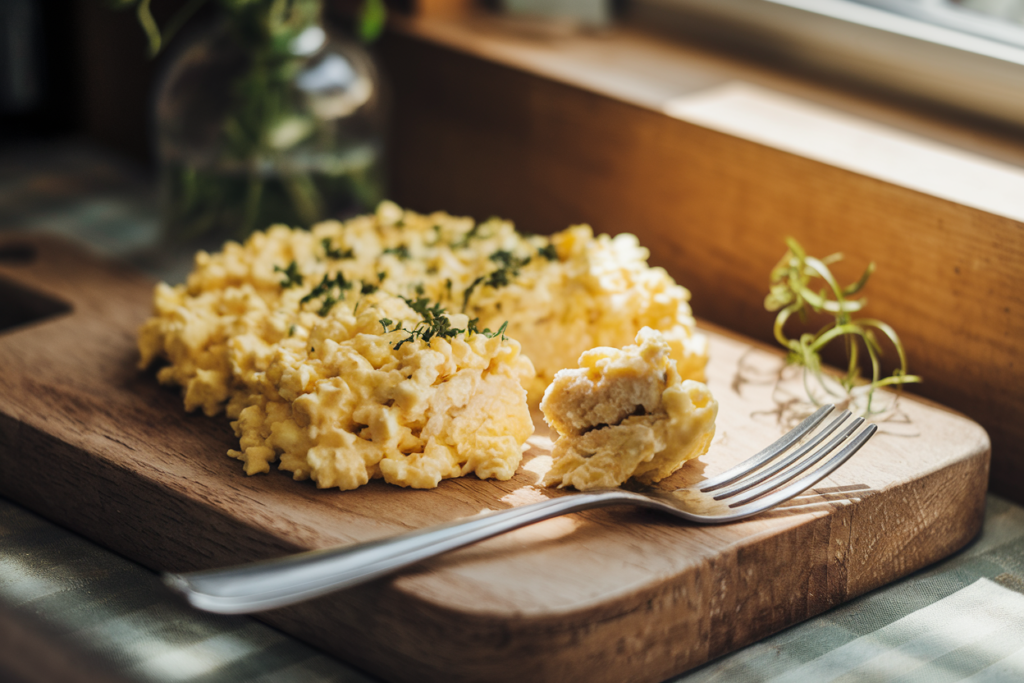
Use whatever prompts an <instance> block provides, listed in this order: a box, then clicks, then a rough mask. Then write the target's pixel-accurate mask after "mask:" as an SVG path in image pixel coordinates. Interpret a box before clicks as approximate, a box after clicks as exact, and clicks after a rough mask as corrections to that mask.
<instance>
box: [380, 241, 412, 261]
mask: <svg viewBox="0 0 1024 683" xmlns="http://www.w3.org/2000/svg"><path fill="white" fill-rule="evenodd" d="M382 253H384V254H394V255H395V256H397V257H398V258H399V259H401V260H403V261H405V260H407V259H408V258H409V247H407V246H406V245H404V244H399V245H398V246H397V247H388V248H387V249H385V250H384V251H383V252H382Z"/></svg>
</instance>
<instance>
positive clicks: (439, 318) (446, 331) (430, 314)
mask: <svg viewBox="0 0 1024 683" xmlns="http://www.w3.org/2000/svg"><path fill="white" fill-rule="evenodd" d="M402 300H403V301H405V303H406V304H408V306H409V308H411V309H412V310H413V311H415V312H416V313H418V314H419V316H420V318H422V321H421V322H418V323H416V326H415V327H413V328H412V329H403V328H402V323H401V321H399V322H398V324H397V325H396V324H395V323H394V322H393V321H392V320H391V319H390V318H381V319H380V321H379V322H380V324H381V325H382V326H383V327H384V332H385V333H387V332H399V331H402V332H407V333H408V335H409V336H407V337H405V338H404V339H400V340H399V341H398V342H397V343H396V344H395V346H394V348H395V350H396V351H397V350H398V349H400V348H402V346H403V345H405V344H406V343H408V342H411V341H414V340H416V339H422V340H423V341H424V342H427V343H430V340H431V339H433V338H434V337H441V338H442V339H451V338H453V337H455V336H458V335H460V334H482V335H484V336H485V337H488V338H490V339H493V338H494V337H497V336H499V335H500V336H501V338H502V339H504V338H505V330H506V329H507V328H508V321H507V320H506V321H505V323H504V324H503V325H502V326H501V327H500V328H498V331H497V332H491V330H490V328H484V329H483V330H480V329H477V324H478V323H479V322H480V320H479V319H478V318H473V319H472V320H470V321H469V323H468V324H467V325H466V327H465V329H463V328H459V327H452V322H451V319H450V318H449V317H448V312H447V311H446V310H445V309H444V307H443V306H441V304H440V303H435V304H433V305H431V303H430V299H427V298H426V297H417V298H416V299H408V298H406V297H404V296H403V297H402ZM392 325H394V327H392ZM388 328H391V329H388Z"/></svg>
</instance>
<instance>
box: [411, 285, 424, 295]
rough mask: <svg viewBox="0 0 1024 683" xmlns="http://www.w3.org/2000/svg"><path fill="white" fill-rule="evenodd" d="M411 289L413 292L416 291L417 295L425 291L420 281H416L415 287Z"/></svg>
mask: <svg viewBox="0 0 1024 683" xmlns="http://www.w3.org/2000/svg"><path fill="white" fill-rule="evenodd" d="M413 291H414V292H416V294H417V295H419V296H423V293H424V292H425V291H426V290H425V289H424V288H423V283H422V282H417V283H416V286H415V287H413Z"/></svg>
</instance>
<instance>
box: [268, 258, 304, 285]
mask: <svg viewBox="0 0 1024 683" xmlns="http://www.w3.org/2000/svg"><path fill="white" fill-rule="evenodd" d="M274 272H275V273H284V279H283V280H281V287H282V288H283V289H288V288H289V287H297V286H299V285H301V284H302V273H300V272H299V266H298V265H297V264H296V263H295V261H292V262H291V263H289V264H288V267H287V268H282V267H281V266H274Z"/></svg>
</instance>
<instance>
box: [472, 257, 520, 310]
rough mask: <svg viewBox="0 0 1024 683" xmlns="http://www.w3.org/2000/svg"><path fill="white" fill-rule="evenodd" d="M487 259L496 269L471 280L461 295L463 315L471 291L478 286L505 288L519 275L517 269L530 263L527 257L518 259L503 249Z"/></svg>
mask: <svg viewBox="0 0 1024 683" xmlns="http://www.w3.org/2000/svg"><path fill="white" fill-rule="evenodd" d="M489 258H490V259H491V260H492V261H494V262H495V263H497V264H498V269H497V270H494V271H492V272H491V273H490V274H489V275H481V276H480V277H478V278H477V279H475V280H473V282H471V283H470V285H469V287H467V288H466V291H465V292H463V293H462V312H463V313H465V312H466V307H467V306H469V297H470V296H472V295H473V291H474V290H475V289H476V288H477V287H478V286H480V285H481V284H484V285H487V286H488V287H493V288H494V289H498V288H499V287H505V286H507V285H508V284H509V283H510V282H511V281H512V278H513V277H516V276H517V275H519V269H520V268H522V267H523V266H525V265H527V264H528V263H529V262H530V261H531V258H530V257H529V256H525V257H519V256H516V255H515V254H513V253H512V252H510V251H506V250H504V249H499V250H498V251H496V252H494V253H493V254H491V255H490V257H489Z"/></svg>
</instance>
